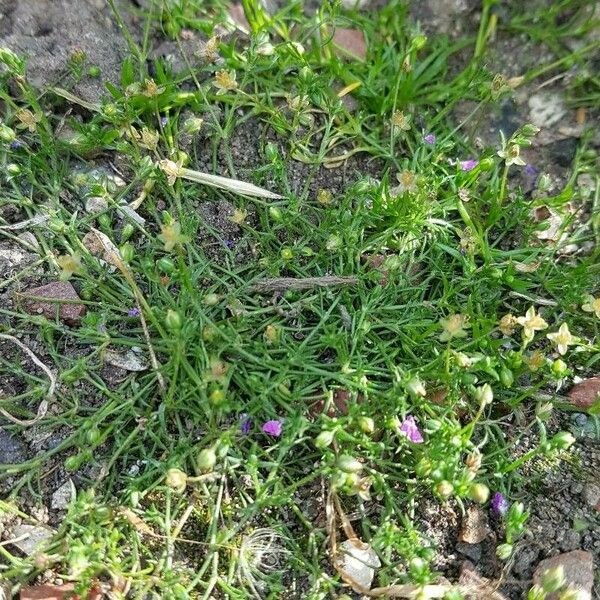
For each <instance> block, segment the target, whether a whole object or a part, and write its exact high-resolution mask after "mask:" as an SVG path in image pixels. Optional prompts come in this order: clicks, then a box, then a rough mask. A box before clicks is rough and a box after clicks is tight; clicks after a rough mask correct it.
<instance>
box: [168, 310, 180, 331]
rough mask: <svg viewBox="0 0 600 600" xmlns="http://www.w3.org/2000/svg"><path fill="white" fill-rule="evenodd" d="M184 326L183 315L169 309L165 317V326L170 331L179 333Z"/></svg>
mask: <svg viewBox="0 0 600 600" xmlns="http://www.w3.org/2000/svg"><path fill="white" fill-rule="evenodd" d="M182 324H183V321H182V319H181V315H180V314H179V313H178V312H177V311H176V310H172V309H169V310H168V311H167V315H166V317H165V325H166V326H167V329H170V330H171V331H179V330H180V329H181V325H182Z"/></svg>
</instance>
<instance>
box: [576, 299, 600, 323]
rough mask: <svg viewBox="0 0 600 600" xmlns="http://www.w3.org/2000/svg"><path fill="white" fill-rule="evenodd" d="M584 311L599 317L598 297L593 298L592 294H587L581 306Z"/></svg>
mask: <svg viewBox="0 0 600 600" xmlns="http://www.w3.org/2000/svg"><path fill="white" fill-rule="evenodd" d="M581 308H582V309H583V310H585V312H590V313H591V312H593V313H594V314H595V315H596V317H598V318H599V319H600V298H594V296H588V297H587V298H586V303H585V304H583V305H582V306H581Z"/></svg>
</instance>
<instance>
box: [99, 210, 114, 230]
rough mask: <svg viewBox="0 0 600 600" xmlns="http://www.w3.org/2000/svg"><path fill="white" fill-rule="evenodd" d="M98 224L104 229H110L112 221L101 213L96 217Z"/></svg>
mask: <svg viewBox="0 0 600 600" xmlns="http://www.w3.org/2000/svg"><path fill="white" fill-rule="evenodd" d="M98 224H99V225H100V227H103V228H104V229H110V228H111V225H112V219H111V218H110V217H109V216H108V215H107V214H106V213H102V214H101V215H98Z"/></svg>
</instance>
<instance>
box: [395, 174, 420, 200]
mask: <svg viewBox="0 0 600 600" xmlns="http://www.w3.org/2000/svg"><path fill="white" fill-rule="evenodd" d="M396 177H397V179H398V186H397V187H396V189H397V190H398V192H400V193H401V194H403V193H404V192H409V193H411V194H414V193H415V192H416V191H417V190H418V187H417V176H416V175H415V174H414V173H413V172H412V171H402V172H401V173H398V174H397V175H396Z"/></svg>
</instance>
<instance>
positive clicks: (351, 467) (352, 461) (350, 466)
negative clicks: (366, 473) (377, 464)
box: [337, 455, 363, 473]
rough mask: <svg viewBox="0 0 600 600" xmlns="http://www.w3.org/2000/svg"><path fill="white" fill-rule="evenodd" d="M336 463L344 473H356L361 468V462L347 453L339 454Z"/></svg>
mask: <svg viewBox="0 0 600 600" xmlns="http://www.w3.org/2000/svg"><path fill="white" fill-rule="evenodd" d="M337 464H338V467H339V468H340V469H341V470H342V471H344V472H345V473H358V472H359V471H361V470H362V468H363V464H362V463H361V462H360V461H359V460H356V458H354V457H353V456H347V455H343V456H340V457H339V459H338V463H337Z"/></svg>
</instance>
